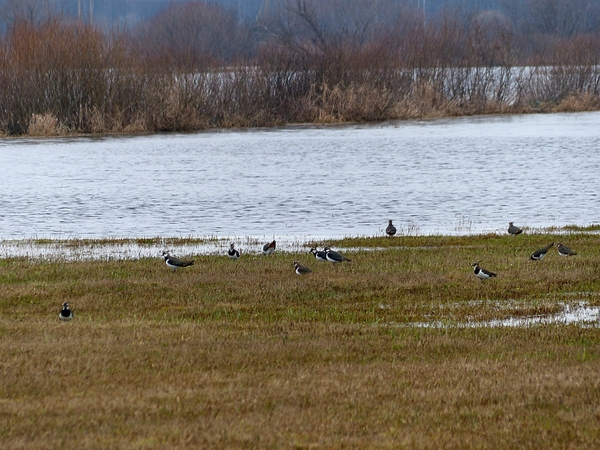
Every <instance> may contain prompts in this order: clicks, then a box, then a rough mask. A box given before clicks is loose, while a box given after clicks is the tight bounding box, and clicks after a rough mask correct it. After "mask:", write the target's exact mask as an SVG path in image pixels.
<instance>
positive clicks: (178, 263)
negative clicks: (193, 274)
mask: <svg viewBox="0 0 600 450" xmlns="http://www.w3.org/2000/svg"><path fill="white" fill-rule="evenodd" d="M162 256H163V258H164V259H165V264H166V265H167V267H169V268H171V269H173V272H175V271H176V270H177V269H179V268H180V267H188V266H193V265H194V260H191V259H190V260H185V259H179V258H175V257H174V256H171V255H169V253H168V252H162Z"/></svg>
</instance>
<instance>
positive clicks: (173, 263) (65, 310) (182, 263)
mask: <svg viewBox="0 0 600 450" xmlns="http://www.w3.org/2000/svg"><path fill="white" fill-rule="evenodd" d="M396 232H397V230H396V227H395V226H394V225H393V223H392V221H391V220H390V221H389V223H388V226H387V227H386V229H385V233H386V234H387V235H388V236H389V237H392V236H394V235H395V234H396ZM521 233H523V230H522V229H521V228H519V227H517V226H516V225H514V224H513V222H509V224H508V234H510V235H512V236H517V235H519V234H521ZM553 246H554V242H551V243H550V244H548V245H546V246H545V247H542V248H540V249H538V250H536V251H534V252H533V253H532V254H531V255H530V259H531V260H533V261H540V260H542V259H544V256H546V254H547V253H548V251H549V250H550V249H551V248H552V247H553ZM276 248H277V242H276V241H272V242H269V243H267V244H265V245H263V247H262V253H263V255H272V254H273V253H274V252H275V249H276ZM556 248H557V249H558V254H559V255H561V256H573V255H576V254H577V253H575V252H574V251H573V250H571V249H570V248H569V247H567V246H566V245H564V244H562V243H561V242H559V243H557V244H556ZM310 253H312V255H313V256H314V257H315V259H316V260H317V261H329V262H331V263H335V264H337V263H342V262H346V261H348V262H349V261H352V260H351V259H349V258H347V257H346V256H344V255H342V254H341V253H340V252H336V251H334V250H331V248H330V247H325V248H323V250H317V249H316V248H311V249H310ZM227 256H228V257H229V258H231V259H239V258H240V252H239V250H237V249H236V248H235V244H233V243H232V244H230V246H229V250H228V251H227ZM162 257H163V258H164V260H165V264H166V265H167V267H169V268H170V269H172V270H173V271H176V270H177V269H180V268H183V267H189V266H193V265H194V260H192V259H189V260H187V259H180V258H176V257H175V256H172V255H170V254H169V253H168V252H166V251H163V252H162ZM479 263H481V261H476V262H474V263H472V264H471V266H472V267H473V273H474V274H475V276H476V277H477V278H479V279H482V280H485V279H488V278H493V277H497V276H498V275H497V274H496V273H494V272H491V271H489V270H487V269H484V268H483V267H481V266H480V265H479ZM293 264H294V272H295V273H296V274H297V275H307V274H309V273H311V272H312V270H310V268H308V267H307V266H304V265H302V264H300V263H299V262H298V261H294V263H293ZM58 317H59V319H60V320H64V321H69V320H72V319H73V311H72V310H71V309H70V307H69V303H63V306H62V309H61V311H60V313H59V316H58Z"/></svg>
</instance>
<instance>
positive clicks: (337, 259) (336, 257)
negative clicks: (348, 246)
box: [323, 247, 352, 263]
mask: <svg viewBox="0 0 600 450" xmlns="http://www.w3.org/2000/svg"><path fill="white" fill-rule="evenodd" d="M323 250H324V251H325V258H327V261H329V262H332V263H341V262H343V261H352V260H351V259H350V258H346V257H345V256H344V255H342V254H341V253H339V252H335V251H333V250H331V249H330V248H329V247H325V248H324V249H323Z"/></svg>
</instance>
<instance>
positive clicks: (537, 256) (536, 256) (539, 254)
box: [529, 242, 554, 261]
mask: <svg viewBox="0 0 600 450" xmlns="http://www.w3.org/2000/svg"><path fill="white" fill-rule="evenodd" d="M553 246H554V242H552V243H551V244H549V245H546V246H545V247H543V248H540V249H539V250H536V251H535V252H533V253H532V254H531V256H529V259H531V260H533V261H541V260H542V259H544V256H546V253H548V250H550V249H551V248H552V247H553Z"/></svg>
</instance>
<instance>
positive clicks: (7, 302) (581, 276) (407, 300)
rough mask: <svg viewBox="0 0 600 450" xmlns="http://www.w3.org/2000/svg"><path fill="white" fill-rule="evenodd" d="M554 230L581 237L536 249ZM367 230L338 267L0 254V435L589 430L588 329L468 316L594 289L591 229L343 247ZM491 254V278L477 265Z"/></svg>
mask: <svg viewBox="0 0 600 450" xmlns="http://www.w3.org/2000/svg"><path fill="white" fill-rule="evenodd" d="M552 241H554V242H557V241H562V242H564V243H566V244H567V245H569V246H570V247H571V248H573V249H574V250H575V251H578V252H579V254H578V255H577V256H575V257H572V258H568V259H567V258H564V257H560V256H559V255H558V253H557V252H556V249H555V248H554V249H552V250H551V252H550V253H549V254H548V255H547V256H546V258H545V259H544V260H543V261H538V262H534V261H530V260H529V259H528V255H529V254H530V253H531V252H532V251H533V250H536V249H537V248H540V247H542V246H544V245H546V244H548V243H550V242H552ZM358 246H360V247H361V248H365V249H363V250H360V251H350V250H348V251H347V252H346V254H347V255H348V256H349V257H350V258H352V260H353V261H352V262H351V263H347V264H343V265H339V266H333V265H331V264H329V263H325V262H318V261H315V260H314V258H313V257H312V256H311V255H309V254H306V253H301V254H283V253H276V254H275V255H273V256H271V257H263V256H258V255H256V256H254V255H243V256H242V258H241V259H240V260H239V261H231V260H229V259H228V258H226V257H225V256H223V257H216V256H196V257H195V260H196V263H195V265H194V266H193V267H191V268H186V269H182V270H180V271H178V272H176V273H172V272H171V271H170V270H169V269H167V267H166V266H165V265H164V263H163V262H162V260H158V259H142V260H136V261H109V262H71V263H60V262H52V263H49V262H40V261H33V260H31V261H30V260H26V259H8V260H1V261H0V285H1V286H2V294H1V295H0V309H1V314H0V336H1V339H0V351H1V354H2V355H3V358H2V360H1V361H0V371H1V373H2V380H3V382H2V384H1V385H0V414H1V415H2V421H0V444H1V446H2V447H3V448H67V449H68V448H231V447H234V448H236V447H237V448H240V447H248V448H307V447H323V448H382V447H383V448H423V449H425V448H431V449H433V448H490V449H492V448H493V449H503V448H507V449H508V448H561V449H562V448H582V449H583V448H596V447H599V446H600V437H599V436H600V420H599V419H600V409H599V406H598V405H600V386H599V383H600V382H599V378H598V373H599V372H600V345H599V344H600V331H599V328H598V327H597V326H595V327H594V326H592V327H590V326H580V325H560V324H556V325H542V326H533V327H524V328H515V327H500V328H494V327H480V328H471V327H468V326H464V324H466V323H472V322H474V321H477V322H479V321H487V320H492V319H503V318H507V317H519V316H529V315H533V314H552V313H554V312H556V311H558V310H560V309H561V308H562V307H563V305H564V304H565V303H573V302H580V301H585V302H587V303H588V304H589V305H595V306H598V305H600V277H599V273H600V271H599V267H600V242H599V239H598V236H597V235H592V234H583V233H581V234H571V235H561V236H559V235H521V236H518V237H516V238H512V237H509V236H497V235H487V236H468V237H442V236H433V237H397V238H394V239H387V238H371V239H346V240H343V241H340V242H337V243H336V247H335V248H338V249H341V251H344V250H343V249H344V248H347V249H350V248H355V247H358ZM369 247H371V248H372V250H369V249H368V248H369ZM482 259H483V260H484V262H482V266H484V267H486V268H488V269H490V270H493V271H495V272H497V273H498V278H497V279H492V280H486V281H483V282H482V281H480V280H478V279H476V278H475V277H474V276H473V273H472V271H471V268H470V263H471V262H472V261H474V260H482ZM294 260H298V261H300V262H302V263H304V264H306V265H308V266H310V267H311V268H312V269H313V273H312V274H310V275H308V276H306V277H299V276H297V275H295V274H294V273H293V268H292V261H294ZM65 301H68V302H70V303H71V305H72V306H73V307H74V310H75V320H73V321H72V322H69V323H62V322H59V320H58V310H59V308H60V304H61V303H62V302H65ZM416 322H418V323H431V322H440V323H443V324H446V325H447V326H445V327H441V328H422V327H416V326H413V325H411V324H414V323H416Z"/></svg>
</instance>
